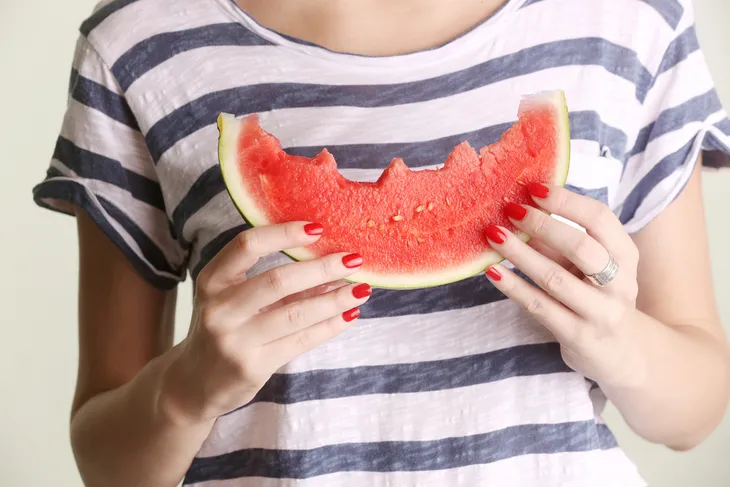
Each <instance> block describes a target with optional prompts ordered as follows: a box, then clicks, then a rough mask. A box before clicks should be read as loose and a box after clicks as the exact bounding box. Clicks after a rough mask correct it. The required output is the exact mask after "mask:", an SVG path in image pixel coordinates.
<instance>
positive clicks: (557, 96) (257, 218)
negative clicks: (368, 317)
mask: <svg viewBox="0 0 730 487" xmlns="http://www.w3.org/2000/svg"><path fill="white" fill-rule="evenodd" d="M546 102H547V103H551V104H552V105H553V106H554V107H555V109H556V110H558V111H559V112H560V114H561V117H560V120H561V122H562V123H560V124H559V125H558V126H557V130H558V133H557V135H556V137H557V140H558V141H560V143H561V150H560V151H558V163H557V164H556V165H555V174H554V178H553V181H552V183H553V184H554V185H556V186H565V182H566V181H567V177H568V171H569V169H570V121H569V116H568V107H567V103H566V100H565V94H564V93H563V92H562V91H550V92H542V93H537V94H534V95H529V96H526V97H523V103H524V104H525V105H524V106H527V105H529V104H533V103H538V104H544V103H546ZM217 125H218V131H219V137H218V161H219V165H220V168H221V173H222V176H223V182H224V184H225V187H226V190H227V192H228V194H229V196H230V198H231V200H232V201H233V203H234V205H235V206H236V208H237V210H238V212H239V213H240V214H241V216H242V217H243V219H244V220H245V221H246V222H247V223H248V224H249V225H251V226H252V227H257V226H263V225H269V224H270V222H269V221H268V220H267V219H266V217H265V215H264V213H263V212H262V211H261V210H259V208H258V205H257V204H256V202H255V201H254V200H253V199H252V198H250V197H249V195H248V194H247V192H246V191H245V189H244V187H243V185H242V184H240V182H238V183H237V182H236V181H237V180H238V181H240V175H239V173H238V171H237V170H236V166H237V164H236V162H237V161H238V139H239V134H240V129H241V128H242V127H243V123H242V121H241V120H240V119H239V118H236V117H235V116H234V115H231V114H228V113H221V114H220V115H219V116H218V120H217ZM228 162H230V164H229V163H228ZM515 236H516V237H517V238H519V239H520V240H522V241H523V242H528V241H529V240H530V236H529V235H528V234H526V233H524V232H515ZM282 252H283V253H284V254H286V255H288V256H289V257H290V258H292V259H293V260H295V261H305V260H310V259H312V258H316V257H317V255H316V254H314V253H312V252H310V251H309V250H307V249H306V248H303V247H299V248H294V249H286V250H282ZM502 261H504V257H502V256H501V255H500V254H499V253H497V252H495V251H494V250H488V251H485V252H484V253H483V254H482V255H480V256H479V257H478V258H476V259H473V260H471V261H469V262H467V263H466V264H463V265H461V266H459V267H456V268H450V269H446V270H443V271H439V272H428V273H422V274H417V273H412V274H402V273H399V274H392V275H388V274H382V273H372V272H368V271H365V270H361V271H358V272H356V273H355V274H352V275H351V276H349V277H347V278H346V280H347V281H350V282H367V283H368V284H370V285H371V286H372V287H376V288H382V289H397V290H404V289H421V288H428V287H436V286H442V285H446V284H450V283H453V282H458V281H461V280H464V279H467V278H470V277H473V276H476V275H478V274H481V273H483V272H484V271H485V270H486V269H487V268H489V267H490V266H492V265H494V264H499V263H501V262H502Z"/></svg>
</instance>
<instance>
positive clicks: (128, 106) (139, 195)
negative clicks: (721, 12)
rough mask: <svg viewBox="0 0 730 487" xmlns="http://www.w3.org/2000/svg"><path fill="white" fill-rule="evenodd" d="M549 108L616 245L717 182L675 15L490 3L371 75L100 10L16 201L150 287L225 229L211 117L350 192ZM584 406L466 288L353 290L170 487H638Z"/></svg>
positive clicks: (704, 100) (512, 315)
mask: <svg viewBox="0 0 730 487" xmlns="http://www.w3.org/2000/svg"><path fill="white" fill-rule="evenodd" d="M549 89H562V90H564V91H565V93H566V96H567V100H568V104H569V109H570V122H571V130H572V138H573V140H572V163H571V169H570V173H569V176H568V186H569V187H570V188H571V189H572V190H574V191H576V192H579V193H582V194H586V195H589V196H591V197H594V198H596V199H599V200H601V201H603V202H604V203H606V204H608V205H609V206H610V207H611V209H612V210H613V211H614V212H615V213H616V214H617V215H618V216H619V217H620V219H621V221H622V222H623V224H624V225H625V228H626V230H627V231H629V232H632V233H633V232H636V231H638V230H640V229H641V228H642V227H644V226H645V225H646V224H647V223H648V222H650V221H651V220H652V219H653V218H655V217H656V216H657V215H658V214H659V213H660V212H661V211H662V210H663V209H665V208H666V207H667V205H668V204H669V203H670V202H671V201H672V200H673V199H674V198H675V197H676V196H677V195H678V193H679V192H680V191H681V190H682V188H683V187H684V185H685V184H686V182H687V180H688V178H689V175H690V173H691V171H692V169H693V166H694V164H695V161H696V160H697V156H698V154H699V153H700V151H701V150H704V151H705V157H704V161H705V163H706V164H707V165H708V166H714V167H719V166H722V165H730V158H728V157H727V154H728V153H730V121H729V120H728V118H727V116H726V113H725V112H724V111H723V109H722V107H721V105H720V102H719V99H718V97H717V95H716V93H715V91H714V86H713V81H712V79H711V77H710V75H709V72H708V69H707V67H706V65H705V60H704V58H703V55H702V52H701V50H700V48H699V45H698V41H697V37H696V35H695V28H694V16H693V10H692V4H691V2H690V0H591V1H587V0H542V1H539V0H508V1H507V2H506V3H505V5H504V6H503V7H502V8H501V9H500V10H499V11H498V12H497V13H495V14H494V15H492V16H491V17H490V18H489V19H488V20H486V21H484V22H483V23H481V24H480V25H479V26H477V27H476V28H474V29H472V30H470V31H469V32H468V33H466V34H464V35H462V36H460V37H459V38H457V39H455V40H453V41H451V42H448V43H446V44H444V45H442V46H440V47H438V48H435V49H429V50H424V51H421V52H417V53H413V54H407V55H399V56H386V57H368V56H359V55H348V54H343V53H336V52H332V51H329V50H327V49H324V48H322V47H319V46H316V45H312V44H311V43H306V42H302V41H299V40H296V39H292V38H290V37H287V36H283V35H280V34H278V33H276V32H273V31H271V30H269V29H267V28H264V27H263V26H261V25H258V24H257V23H256V22H254V21H253V20H252V19H251V18H250V17H249V16H247V15H246V14H245V13H244V12H242V11H241V10H240V9H239V8H238V7H237V6H236V5H235V4H234V3H233V2H232V1H231V0H113V1H106V2H103V3H102V4H100V5H99V6H98V7H97V9H96V10H95V11H94V12H93V14H92V15H91V16H90V17H89V18H88V19H87V20H86V21H85V22H83V24H82V26H81V36H80V38H79V41H78V45H77V50H76V54H75V58H74V65H73V71H72V77H71V85H70V96H69V102H68V111H67V114H66V116H65V118H64V121H63V125H62V128H61V133H60V137H59V138H58V142H57V144H56V148H55V152H54V154H53V159H52V161H51V166H50V168H49V169H48V174H47V177H46V179H45V180H44V181H43V182H42V183H40V184H39V185H38V186H37V187H36V188H35V189H34V197H35V200H36V201H37V202H38V203H39V204H41V205H43V206H46V207H50V208H54V209H62V207H61V206H60V205H59V202H61V201H66V202H69V201H70V202H74V203H76V204H77V205H79V206H81V207H82V208H83V209H84V210H85V211H86V212H88V214H89V215H90V216H91V217H92V218H93V219H94V220H95V221H96V223H97V224H98V225H99V226H100V227H101V228H102V229H103V230H104V231H105V232H106V234H107V235H108V236H109V238H111V239H112V240H113V241H114V242H115V243H116V244H117V245H118V246H119V248H121V249H122V251H123V252H124V253H125V254H126V255H127V257H128V258H129V259H130V261H131V262H132V263H133V264H134V266H135V268H136V269H137V271H138V272H139V273H140V274H141V275H143V276H144V277H145V278H146V279H148V280H149V282H151V283H152V284H153V285H155V286H158V287H160V288H172V287H173V286H175V285H176V284H177V283H178V282H179V281H181V280H182V279H184V278H185V276H186V275H187V274H188V272H189V273H190V274H191V276H192V278H193V279H194V278H195V277H196V276H197V274H198V272H199V271H200V269H201V268H202V267H203V266H204V265H205V264H206V263H207V262H208V261H209V260H210V259H211V258H212V257H213V256H214V255H215V254H216V253H217V252H218V251H219V250H220V249H221V248H222V247H223V246H224V245H225V244H226V243H227V242H228V241H230V239H231V238H232V237H233V236H234V235H236V234H237V233H239V232H240V231H242V230H243V229H244V228H245V226H244V223H243V220H242V218H241V216H240V215H239V214H238V212H237V211H236V209H235V207H234V206H233V204H232V202H231V201H230V198H229V196H228V195H227V193H226V191H225V189H224V185H223V181H222V178H221V174H220V171H219V167H218V165H217V155H216V144H217V128H216V124H215V120H216V117H217V115H218V114H219V113H220V112H224V111H225V112H232V113H235V114H237V115H245V114H248V113H254V112H256V113H259V114H260V117H261V123H262V125H263V127H264V128H265V129H267V130H269V131H271V132H273V133H274V134H275V135H276V136H277V137H278V138H279V139H280V140H281V141H282V144H283V146H284V147H285V148H286V149H287V150H288V151H290V152H291V153H294V154H301V155H309V156H311V155H314V154H315V153H316V152H318V151H319V150H320V149H321V148H322V147H325V146H326V147H327V148H328V149H329V150H330V151H331V152H332V153H333V154H334V155H335V157H336V158H337V161H338V163H339V164H340V169H341V171H342V172H343V174H344V175H345V176H347V177H349V178H352V179H358V180H373V179H376V178H377V176H378V175H379V173H380V171H382V170H383V169H384V168H385V166H386V165H387V164H388V163H389V162H390V160H391V159H392V158H393V157H396V156H397V157H402V158H403V159H404V160H405V161H406V163H407V164H408V165H409V166H411V167H423V166H430V165H433V164H435V163H438V162H441V161H443V160H444V158H445V157H446V155H447V154H448V153H449V151H450V150H451V149H452V148H453V147H454V146H455V145H456V144H457V143H459V142H460V141H462V140H464V139H468V140H469V141H470V143H471V145H472V146H474V147H480V146H483V145H486V144H489V143H492V142H494V141H495V140H497V138H498V137H499V136H500V135H501V133H502V132H503V131H504V130H505V128H506V127H508V126H509V124H511V123H512V122H514V120H515V118H516V112H517V104H518V103H519V98H520V96H521V95H522V94H527V93H534V92H537V91H542V90H549ZM285 260H286V257H284V256H283V255H272V256H270V257H269V258H267V259H265V260H263V261H262V262H261V263H259V264H258V265H257V266H256V268H255V269H254V273H256V272H261V271H263V270H265V269H268V268H271V267H272V266H274V265H278V264H280V263H282V262H284V261H285ZM604 400H605V399H604V398H603V396H602V395H601V392H600V389H599V388H597V387H596V386H595V384H593V383H592V382H590V381H588V380H586V379H585V378H584V377H582V376H580V375H579V374H577V373H575V372H573V371H571V370H570V369H569V368H568V367H567V366H566V365H565V364H564V362H563V361H562V360H561V357H560V352H559V347H558V345H557V344H556V343H555V341H554V338H553V337H552V336H551V335H550V334H549V333H548V332H547V331H546V330H545V329H543V328H542V327H540V326H539V325H537V324H536V323H535V322H534V321H532V320H531V319H530V318H529V317H528V315H526V314H525V313H524V312H522V311H521V310H520V309H519V308H518V307H517V306H516V305H515V304H513V303H512V302H510V301H507V300H505V298H504V296H503V295H501V294H500V293H499V292H498V291H496V290H495V289H494V288H493V287H492V286H491V285H490V284H489V282H488V281H487V280H486V279H485V278H484V277H477V278H473V279H468V280H465V281H462V282H459V283H455V284H449V285H445V286H441V287H437V288H433V289H426V290H411V291H387V290H376V291H375V293H374V294H373V296H372V298H371V300H370V301H369V302H368V303H367V304H366V305H365V306H363V308H362V320H361V321H360V322H359V323H358V324H357V325H356V326H354V327H353V328H351V329H349V330H347V331H346V332H345V333H344V334H342V335H341V336H340V337H338V338H336V339H335V340H333V341H331V342H329V343H327V344H325V345H323V346H322V347H320V348H318V349H316V350H314V351H312V352H310V353H307V354H305V355H304V356H302V357H300V358H298V359H296V360H295V361H294V362H292V363H291V364H289V365H288V366H286V367H285V368H283V369H282V370H280V371H279V373H277V374H276V375H274V376H273V378H272V379H271V380H270V381H269V382H268V383H267V384H266V386H265V387H264V388H263V390H261V392H260V393H259V394H258V395H257V396H256V398H255V400H254V401H252V402H251V403H250V404H247V405H242V407H241V408H240V409H237V410H236V411H233V412H231V413H230V414H227V415H225V416H223V417H221V418H220V419H219V420H218V421H217V423H216V425H215V427H214V429H213V431H212V433H211V435H210V436H209V438H208V439H207V441H206V442H205V443H204V445H203V447H202V449H201V451H200V452H199V453H198V455H197V456H196V458H195V460H194V461H193V463H192V465H191V466H190V469H189V471H188V474H187V476H186V479H185V483H186V484H189V485H198V486H206V487H214V486H215V487H230V486H245V487H259V486H272V487H273V486H294V485H297V486H302V487H319V486H327V487H337V486H346V487H371V486H386V485H398V486H420V487H423V486H439V487H441V486H451V485H464V486H476V485H500V486H513V485H514V486H517V485H519V486H540V487H547V486H586V485H590V486H604V485H605V486H622V487H632V486H641V485H644V482H643V480H642V479H641V477H640V476H639V475H638V474H637V472H636V469H635V467H634V465H633V464H632V463H631V462H630V461H629V460H628V459H627V458H626V456H625V455H624V454H623V453H622V451H621V450H620V449H619V448H618V446H617V444H616V441H615V439H614V437H613V436H612V434H611V432H610V431H609V430H608V429H607V427H606V426H605V424H604V423H603V421H602V420H601V410H602V407H603V402H604Z"/></svg>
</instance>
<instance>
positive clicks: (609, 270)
mask: <svg viewBox="0 0 730 487" xmlns="http://www.w3.org/2000/svg"><path fill="white" fill-rule="evenodd" d="M617 275H618V262H616V259H615V258H614V257H613V255H611V252H609V253H608V264H606V267H604V268H603V270H602V271H601V272H596V273H595V274H587V275H586V277H587V278H588V279H590V281H591V282H592V283H593V284H595V285H596V286H598V287H603V286H605V285H606V284H608V283H609V282H611V281H613V280H614V279H615V278H616V276H617Z"/></svg>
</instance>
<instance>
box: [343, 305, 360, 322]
mask: <svg viewBox="0 0 730 487" xmlns="http://www.w3.org/2000/svg"><path fill="white" fill-rule="evenodd" d="M358 316H360V308H352V309H350V310H347V311H345V312H344V313H342V319H343V320H345V322H347V323H349V322H351V321H352V320H354V319H356V318H357V317H358Z"/></svg>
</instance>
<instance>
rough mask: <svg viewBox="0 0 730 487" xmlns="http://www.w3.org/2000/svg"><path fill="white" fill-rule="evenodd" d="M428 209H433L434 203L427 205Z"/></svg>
mask: <svg viewBox="0 0 730 487" xmlns="http://www.w3.org/2000/svg"><path fill="white" fill-rule="evenodd" d="M426 209H427V210H428V211H431V210H433V203H429V204H428V206H427V207H426Z"/></svg>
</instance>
